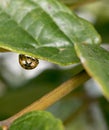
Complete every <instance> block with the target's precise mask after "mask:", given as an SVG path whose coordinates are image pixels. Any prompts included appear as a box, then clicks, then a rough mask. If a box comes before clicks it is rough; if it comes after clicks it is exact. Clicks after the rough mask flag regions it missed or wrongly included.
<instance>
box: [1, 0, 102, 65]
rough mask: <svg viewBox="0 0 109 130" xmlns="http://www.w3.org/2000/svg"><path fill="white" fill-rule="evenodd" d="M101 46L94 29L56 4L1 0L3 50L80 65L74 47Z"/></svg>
mask: <svg viewBox="0 0 109 130" xmlns="http://www.w3.org/2000/svg"><path fill="white" fill-rule="evenodd" d="M76 42H79V43H82V42H87V43H91V44H92V43H94V44H98V43H100V36H99V34H98V33H97V32H96V31H95V29H94V28H93V26H92V25H91V24H90V23H89V22H87V21H85V20H83V19H81V18H79V17H78V16H76V15H75V14H74V13H73V12H72V11H70V10H69V9H68V8H67V7H66V6H64V5H63V4H60V3H59V2H58V1H56V0H0V47H1V48H4V49H8V50H10V51H13V52H17V53H23V54H27V55H30V56H33V57H36V58H40V59H44V60H48V61H51V62H54V63H57V64H61V65H68V64H72V63H77V62H79V59H78V58H77V56H76V53H75V50H74V45H73V43H76Z"/></svg>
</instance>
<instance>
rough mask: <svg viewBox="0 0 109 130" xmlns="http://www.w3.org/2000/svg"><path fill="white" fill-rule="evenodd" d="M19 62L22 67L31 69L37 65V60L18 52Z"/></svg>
mask: <svg viewBox="0 0 109 130" xmlns="http://www.w3.org/2000/svg"><path fill="white" fill-rule="evenodd" d="M19 63H20V65H21V66H22V67H23V68H24V69H26V70H31V69H34V68H36V67H37V65H38V64H39V60H38V59H37V58H34V57H31V56H28V55H24V54H19Z"/></svg>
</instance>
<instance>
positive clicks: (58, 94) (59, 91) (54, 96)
mask: <svg viewBox="0 0 109 130" xmlns="http://www.w3.org/2000/svg"><path fill="white" fill-rule="evenodd" d="M89 78H90V77H89V75H88V74H87V73H86V72H81V73H79V74H78V75H76V76H74V77H73V78H72V79H70V80H68V81H66V82H65V83H63V84H61V85H60V86H59V87H57V88H56V89H54V90H53V91H51V92H50V93H48V94H46V95H45V96H43V97H42V98H40V99H39V100H38V101H35V102H34V103H32V104H31V105H30V106H28V107H26V108H25V109H23V110H22V111H20V112H19V113H17V114H16V115H14V116H12V117H10V118H8V119H7V120H4V121H1V122H0V126H8V127H9V126H10V124H11V123H12V122H13V121H14V120H15V119H17V118H18V117H20V116H22V115H23V114H25V113H27V112H30V111H34V110H44V109H46V108H48V107H49V106H51V105H52V104H53V103H55V102H56V101H58V100H60V99H61V98H63V97H64V96H66V95H67V94H69V93H70V92H71V91H72V90H74V89H75V88H76V87H78V86H79V85H81V84H82V83H84V82H85V81H87V80H88V79H89Z"/></svg>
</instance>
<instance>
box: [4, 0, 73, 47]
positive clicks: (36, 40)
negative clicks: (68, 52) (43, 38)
mask: <svg viewBox="0 0 109 130" xmlns="http://www.w3.org/2000/svg"><path fill="white" fill-rule="evenodd" d="M31 2H32V3H33V4H35V5H36V6H38V7H39V8H40V9H41V10H43V12H44V13H45V14H46V15H47V16H48V17H49V18H50V20H51V21H52V22H53V23H54V24H55V25H56V26H57V28H58V29H59V31H60V32H62V34H63V35H64V36H65V37H66V39H68V41H69V43H72V40H71V39H70V38H69V37H68V36H66V34H65V33H64V32H63V30H62V29H61V28H60V27H59V26H58V24H57V23H56V22H55V21H54V20H53V18H52V17H51V16H50V15H49V14H48V13H47V12H46V11H45V10H44V9H43V8H42V7H41V6H40V5H39V4H38V3H35V2H34V1H31ZM2 12H4V13H6V15H8V16H9V17H10V19H11V20H13V21H14V22H15V23H16V24H17V26H19V27H20V28H21V29H22V30H23V31H24V32H25V33H26V34H27V35H29V36H31V38H32V39H33V40H34V41H35V42H36V43H37V44H38V45H41V44H40V42H39V41H38V39H35V38H34V37H33V36H32V35H31V34H30V33H29V31H27V30H26V29H25V28H23V26H21V25H20V23H18V22H17V20H15V19H14V18H13V17H12V16H11V15H10V14H9V13H8V12H7V11H5V9H3V8H2ZM30 12H31V11H30ZM30 12H29V13H30ZM26 15H28V13H27V14H26ZM72 45H73V44H72Z"/></svg>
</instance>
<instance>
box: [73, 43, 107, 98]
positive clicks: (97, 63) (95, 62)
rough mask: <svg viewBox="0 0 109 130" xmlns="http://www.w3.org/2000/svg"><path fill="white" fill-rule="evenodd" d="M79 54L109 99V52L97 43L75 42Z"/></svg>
mask: <svg viewBox="0 0 109 130" xmlns="http://www.w3.org/2000/svg"><path fill="white" fill-rule="evenodd" d="M75 48H76V51H77V54H78V56H79V57H80V59H81V62H82V64H83V65H84V67H85V69H86V70H87V72H88V73H89V75H90V76H91V77H93V78H94V79H95V81H96V82H97V83H98V84H99V86H100V88H101V90H102V92H103V94H104V96H105V97H106V98H107V99H109V52H108V51H106V50H105V49H103V48H102V47H100V46H97V45H86V44H75Z"/></svg>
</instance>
